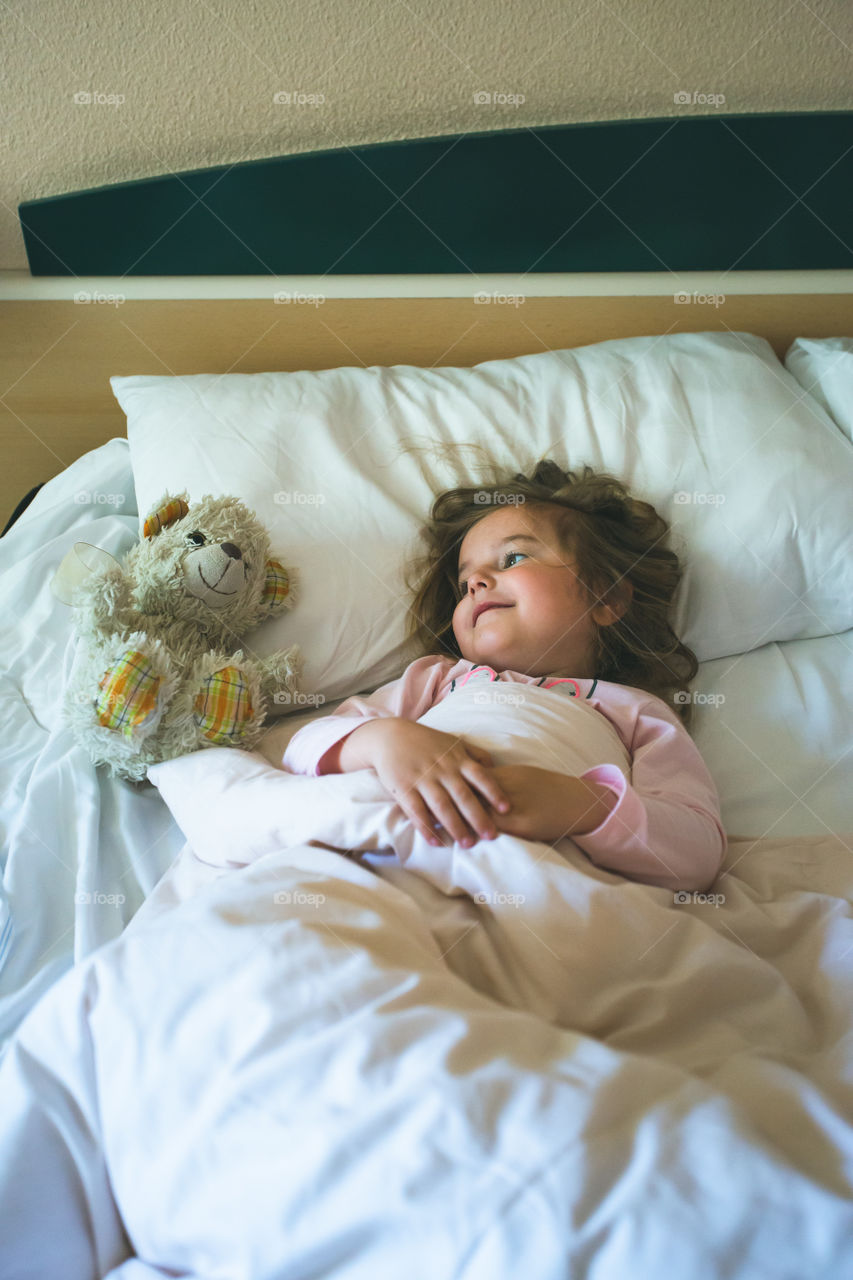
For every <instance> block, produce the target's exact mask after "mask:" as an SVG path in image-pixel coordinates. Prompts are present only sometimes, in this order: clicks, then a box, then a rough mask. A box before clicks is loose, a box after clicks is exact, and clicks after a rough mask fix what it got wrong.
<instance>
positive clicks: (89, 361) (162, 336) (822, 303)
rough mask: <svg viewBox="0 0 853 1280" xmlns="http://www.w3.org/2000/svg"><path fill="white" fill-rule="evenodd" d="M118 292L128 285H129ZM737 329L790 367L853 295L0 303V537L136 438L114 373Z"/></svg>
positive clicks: (398, 356) (313, 365)
mask: <svg viewBox="0 0 853 1280" xmlns="http://www.w3.org/2000/svg"><path fill="white" fill-rule="evenodd" d="M117 285H118V286H120V285H121V282H120V281H118V282H117ZM685 330H686V331H709V330H732V331H736V332H749V333H755V334H758V335H760V336H762V337H764V338H766V339H767V340H768V341H769V342H770V344H771V345H772V347H773V348H774V350H775V351H776V353H777V355H778V356H779V357H780V358H782V357H783V356H784V354H785V351H786V350H787V348H788V346H789V345H790V343H791V341H792V340H793V339H794V338H795V337H831V336H837V335H850V334H853V292H851V293H838V292H832V293H824V294H821V293H773V294H766V293H765V294H740V295H727V296H726V298H725V302H724V303H723V304H721V305H716V306H715V305H709V304H705V305H702V304H696V305H692V304H691V305H679V304H677V303H676V302H675V301H674V296H673V294H672V293H670V294H669V295H665V296H639V297H638V296H595V297H593V296H572V297H567V296H564V297H541V296H540V297H530V296H527V297H525V298H524V300H523V302H521V303H518V304H517V305H514V304H513V303H511V302H505V301H500V300H498V301H493V302H492V303H491V304H490V305H483V303H482V302H477V301H475V300H474V297H473V296H470V295H469V296H468V297H379V298H377V297H349V298H347V297H343V298H342V297H327V298H325V300H324V301H323V302H322V304H318V305H312V304H311V303H305V302H301V303H293V304H291V305H279V304H277V303H275V302H274V301H273V298H272V296H270V297H269V298H266V299H264V298H232V299H229V298H209V299H198V298H195V299H192V298H191V299H164V298H158V299H145V300H142V299H138V298H136V299H133V298H128V299H126V300H125V301H122V302H119V303H118V304H116V303H111V302H109V301H100V302H92V303H90V304H88V305H80V304H79V303H76V302H74V301H72V300H70V299H68V300H50V301H30V300H7V301H0V383H2V392H0V442H2V454H0V456H2V475H0V528H2V527H3V525H5V523H6V521H7V520H8V518H9V516H10V515H11V513H12V511H13V510H14V508H15V506H16V505H17V503H18V502H19V501H20V500H21V498H22V497H23V496H24V494H25V493H27V492H28V491H29V490H30V489H32V488H33V487H34V486H35V485H37V484H40V483H41V482H42V481H45V480H49V479H50V478H51V477H52V476H54V475H56V474H57V473H58V472H59V471H61V470H62V469H63V468H64V467H67V466H68V465H69V464H70V463H72V462H73V461H74V460H75V459H77V458H79V457H80V456H81V454H83V453H86V452H87V451H88V450H90V449H94V448H96V447H97V446H99V445H101V444H103V443H104V442H105V441H106V440H109V439H111V438H112V437H114V436H124V435H125V426H126V424H125V418H124V414H123V413H122V411H121V409H120V408H119V406H118V403H117V402H116V400H115V399H114V397H113V394H112V391H111V388H110V385H109V378H110V376H111V375H113V374H162V375H169V374H191V373H223V374H224V373H257V372H264V371H268V370H293V369H324V368H334V367H337V366H342V365H350V366H352V365H356V366H359V365H371V364H384V365H388V364H416V365H423V366H433V365H472V364H476V363H478V362H479V361H482V360H489V359H498V358H503V357H509V356H517V355H524V354H528V353H532V352H537V351H545V350H548V349H560V348H565V347H576V346H583V345H586V344H588V343H592V342H599V341H603V340H605V339H608V338H621V337H630V336H634V335H640V334H666V333H673V332H679V331H685Z"/></svg>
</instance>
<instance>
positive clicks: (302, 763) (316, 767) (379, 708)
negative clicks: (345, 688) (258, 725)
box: [282, 656, 453, 775]
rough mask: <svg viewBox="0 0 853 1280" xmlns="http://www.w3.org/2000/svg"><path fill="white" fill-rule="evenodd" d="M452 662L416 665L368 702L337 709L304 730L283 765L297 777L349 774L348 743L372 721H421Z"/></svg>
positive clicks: (360, 700) (431, 658)
mask: <svg viewBox="0 0 853 1280" xmlns="http://www.w3.org/2000/svg"><path fill="white" fill-rule="evenodd" d="M452 665H453V662H452V659H446V658H440V657H436V656H429V657H426V658H417V659H416V660H415V661H414V662H412V663H410V664H409V666H408V667H407V668H406V670H405V671H404V672H403V675H402V676H401V677H400V679H399V680H392V681H391V682H390V683H389V684H384V685H382V687H381V688H380V689H377V690H376V691H375V693H371V694H368V695H367V696H366V697H364V698H360V697H354V698H347V699H346V700H345V701H344V702H342V703H341V705H340V706H339V707H338V708H337V710H335V711H333V712H331V714H330V715H328V716H322V717H321V718H320V719H318V720H312V721H311V722H310V723H309V724H306V725H303V727H302V728H301V729H299V730H298V731H297V732H296V733H295V734H294V735H293V737H292V738H291V739H290V742H289V743H288V746H287V750H286V751H285V753H284V757H283V759H282V764H283V766H284V768H285V769H287V770H289V771H290V772H291V773H305V774H310V775H318V774H325V773H341V772H347V771H348V770H349V769H352V768H358V767H361V766H357V765H353V764H352V763H350V764H349V765H348V766H347V768H346V769H344V768H342V767H341V760H340V750H341V747H342V745H343V742H344V740H345V739H346V738H347V736H348V735H349V734H350V733H352V731H353V729H357V728H358V727H359V726H360V725H363V724H365V723H366V722H367V721H368V720H374V719H380V718H382V717H386V718H387V717H390V716H399V717H401V718H402V719H405V720H416V719H417V718H418V716H421V715H423V714H424V712H425V711H427V710H428V709H429V708H430V707H431V706H432V705H433V703H434V701H435V698H436V695H437V693H438V689H439V687H440V685H441V680H442V677H443V675H444V673H445V672H446V670H447V669H448V666H452Z"/></svg>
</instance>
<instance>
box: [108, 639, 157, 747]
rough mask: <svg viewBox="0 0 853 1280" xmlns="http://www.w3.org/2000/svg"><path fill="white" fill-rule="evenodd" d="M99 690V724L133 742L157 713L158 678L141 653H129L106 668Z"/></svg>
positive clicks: (136, 651) (130, 651) (131, 650)
mask: <svg viewBox="0 0 853 1280" xmlns="http://www.w3.org/2000/svg"><path fill="white" fill-rule="evenodd" d="M98 688H99V689H100V690H101V692H100V694H99V695H98V697H97V699H96V700H95V713H96V715H97V717H98V723H99V724H102V725H103V726H104V728H105V729H115V730H116V731H117V732H118V733H122V734H124V736H125V737H126V738H133V737H134V734H135V732H136V730H138V729H139V728H141V727H142V726H143V725H144V724H145V723H146V721H148V720H149V719H150V718H151V716H153V715H154V712H155V711H156V710H157V696H158V694H159V692H160V677H159V676H155V675H154V668H153V667H152V665H151V663H150V662H149V661H148V659H147V658H146V656H145V654H144V653H140V652H139V650H138V649H128V650H126V652H125V653H123V654H122V655H121V657H120V658H119V660H118V662H116V663H114V664H113V666H111V667H108V668H107V670H106V671H105V672H104V674H103V675H102V676H101V678H100V680H99V681H98Z"/></svg>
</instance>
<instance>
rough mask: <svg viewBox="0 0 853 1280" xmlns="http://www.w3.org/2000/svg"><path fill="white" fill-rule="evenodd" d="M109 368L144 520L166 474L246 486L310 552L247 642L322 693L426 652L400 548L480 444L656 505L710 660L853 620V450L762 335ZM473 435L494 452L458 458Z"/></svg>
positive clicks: (200, 486)
mask: <svg viewBox="0 0 853 1280" xmlns="http://www.w3.org/2000/svg"><path fill="white" fill-rule="evenodd" d="M111 384H112V388H113V391H114V393H115V395H116V397H117V399H118V401H119V403H120V404H121V407H122V408H123V409H124V411H125V413H126V414H127V419H128V440H129V444H130V455H131V462H132V465H133V474H134V482H135V485H136V493H137V498H138V503H139V508H138V509H139V513H140V525H141V522H142V520H143V519H144V516H145V514H146V513H147V512H148V511H149V509H150V508H151V507H152V506H153V505H154V504H155V503H156V502H157V500H158V499H159V497H160V496H161V495H162V493H163V492H164V491H165V490H169V491H173V492H174V491H178V492H180V491H181V490H184V489H186V490H187V491H188V492H189V495H190V498H191V499H198V498H200V497H201V496H202V495H203V494H205V493H228V494H234V495H235V496H237V497H239V498H240V499H242V501H243V502H245V503H246V504H247V505H248V506H250V507H252V508H253V509H254V510H255V511H256V513H257V515H258V517H259V519H260V520H262V521H263V522H264V523H265V524H266V525H267V527H268V529H269V531H270V535H271V538H272V542H273V545H274V546H276V547H278V548H280V549H281V553H282V554H283V555H286V556H287V557H288V558H289V563H291V564H293V565H294V566H296V567H297V569H298V571H299V574H300V597H299V603H298V605H297V607H296V608H295V609H293V610H292V611H291V612H289V613H288V614H287V615H286V616H284V617H281V618H278V619H275V620H272V621H270V622H268V623H265V624H264V626H263V627H262V628H261V629H260V630H259V631H258V632H256V633H255V636H254V637H253V641H252V643H253V648H254V649H255V650H256V651H257V652H258V653H259V654H261V655H266V654H269V653H270V652H272V651H273V650H275V649H279V648H286V647H287V646H288V645H290V644H293V643H299V644H300V645H301V646H302V649H303V652H304V655H305V666H304V671H303V679H302V691H303V696H304V697H308V698H313V699H316V700H317V705H320V704H321V703H322V700H323V699H326V700H327V701H329V700H332V699H335V698H341V697H345V696H348V695H349V694H352V693H356V692H359V691H364V690H368V689H372V688H375V687H377V686H378V685H380V684H382V683H384V682H385V681H388V680H392V679H394V678H396V677H397V676H398V675H400V674H401V672H402V670H403V669H404V667H405V665H406V663H407V662H408V661H409V660H410V659H411V658H412V657H414V656H416V655H415V654H414V653H413V652H412V651H411V650H410V649H409V648H408V646H405V645H404V635H405V619H406V608H407V604H408V596H407V593H406V590H405V586H404V582H403V577H402V567H403V564H404V561H405V558H406V556H407V554H408V553H410V552H411V551H412V550H413V549H415V548H416V547H417V545H418V539H417V533H418V530H419V528H420V526H421V524H422V522H423V521H424V520H425V519H426V517H427V515H428V511H429V508H430V505H431V502H432V500H433V498H434V496H435V495H436V494H437V493H439V492H440V491H442V490H444V489H447V488H450V487H453V486H455V485H459V484H477V483H478V482H481V483H485V482H486V480H487V479H488V478H489V471H490V468H489V467H488V465H486V464H485V463H484V459H492V460H493V461H494V463H495V464H496V465H497V466H498V467H500V468H501V469H502V471H504V472H509V473H510V474H514V473H515V472H516V471H520V470H525V471H526V470H527V469H528V467H529V465H530V464H531V463H532V462H533V461H534V460H535V459H536V458H537V457H539V456H540V455H542V454H548V455H549V456H551V457H553V458H555V459H556V460H557V461H558V462H559V463H560V464H562V465H563V466H568V465H571V466H572V467H579V466H580V465H581V464H583V463H589V464H590V465H592V466H594V467H596V468H597V469H604V470H608V471H610V472H612V473H614V474H616V475H617V476H620V477H621V478H622V479H624V480H625V481H626V482H627V483H628V484H629V485H630V487H631V488H632V490H633V491H634V492H635V493H636V494H637V495H638V496H640V497H643V498H645V499H647V500H648V501H650V502H652V503H654V504H655V506H656V507H657V508H658V510H659V511H660V512H661V514H662V515H664V516H665V517H666V518H667V519H668V520H671V521H672V523H673V535H674V536H673V546H674V547H675V549H676V550H677V551H678V552H679V554H681V555H683V556H684V557H685V565H686V573H685V578H684V581H683V582H682V585H681V588H680V589H679V596H678V600H677V607H676V613H675V626H676V629H677V631H678V632H679V634H680V635H681V636H682V638H683V639H684V640H685V642H686V643H687V644H689V645H690V646H691V647H692V648H693V649H694V650H695V652H696V654H697V656H698V658H699V660H700V661H707V660H708V659H711V658H717V657H724V656H726V655H728V654H733V653H742V652H744V651H746V650H748V649H751V648H754V647H757V646H759V645H762V644H767V643H769V642H770V641H771V640H786V639H795V638H798V637H801V636H818V635H825V634H828V633H833V632H838V631H844V630H848V629H849V628H850V627H851V626H853V555H851V554H850V550H851V548H850V539H851V533H850V522H849V518H848V516H849V494H850V490H851V484H853V450H851V449H850V446H849V445H848V443H847V442H846V441H845V440H844V439H843V438H842V437H841V436H840V435H839V434H838V433H837V432H836V431H834V430H833V429H832V428H831V426H830V423H829V422H828V421H826V420H825V419H824V418H823V417H822V415H821V418H820V419H816V416H815V413H814V406H813V405H812V406H810V405H808V404H804V403H802V402H801V401H802V392H801V390H800V388H799V386H798V385H797V383H796V382H795V380H794V379H793V378H792V377H791V375H790V374H788V373H787V372H786V371H785V369H784V368H783V367H782V365H781V363H780V362H779V361H778V360H777V358H776V356H775V355H774V353H773V351H772V348H771V347H770V345H769V344H768V343H767V342H766V341H764V339H762V338H758V337H755V336H753V335H751V334H739V333H724V334H718V333H681V334H671V335H666V336H662V337H661V336H657V337H642V338H627V339H619V340H615V341H611V342H601V343H597V344H595V345H593V346H589V347H582V348H579V349H576V350H567V351H548V352H544V353H542V354H537V355H529V356H519V357H517V358H515V359H511V360H493V361H488V362H486V363H483V364H479V365H475V366H474V367H473V368H459V369H457V368H428V369H421V368H415V367H412V366H408V365H394V366H392V367H388V368H383V367H379V366H373V367H370V368H366V369H356V368H343V369H328V370H322V371H319V372H296V373H259V374H227V375H224V376H220V375H217V374H197V375H194V376H188V377H114V378H112V379H111ZM465 444H474V445H480V446H482V448H481V449H466V448H459V450H458V451H456V450H454V455H455V456H453V457H452V458H448V457H446V456H442V449H441V447H442V446H445V445H460V446H461V445H465ZM412 445H414V446H417V449H416V450H415V451H413V450H412V449H411V448H408V449H407V448H406V446H412ZM434 446H438V447H437V448H436V447H434ZM444 452H445V453H446V452H447V451H446V450H445V451H444ZM279 709H280V710H281V711H287V710H300V711H304V710H306V705H305V704H304V703H302V704H300V705H294V707H292V708H288V707H287V706H284V705H280V707H279Z"/></svg>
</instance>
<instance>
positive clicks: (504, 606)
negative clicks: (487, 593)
mask: <svg viewBox="0 0 853 1280" xmlns="http://www.w3.org/2000/svg"><path fill="white" fill-rule="evenodd" d="M511 608H512V605H509V604H495V603H490V602H488V601H485V602H484V603H483V604H478V605H477V607H476V609H475V610H474V615H473V617H472V619H471V626H472V627H475V626H476V625H477V619H478V618H479V616H480V614H481V613H485V612H486V610H487V609H511Z"/></svg>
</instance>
